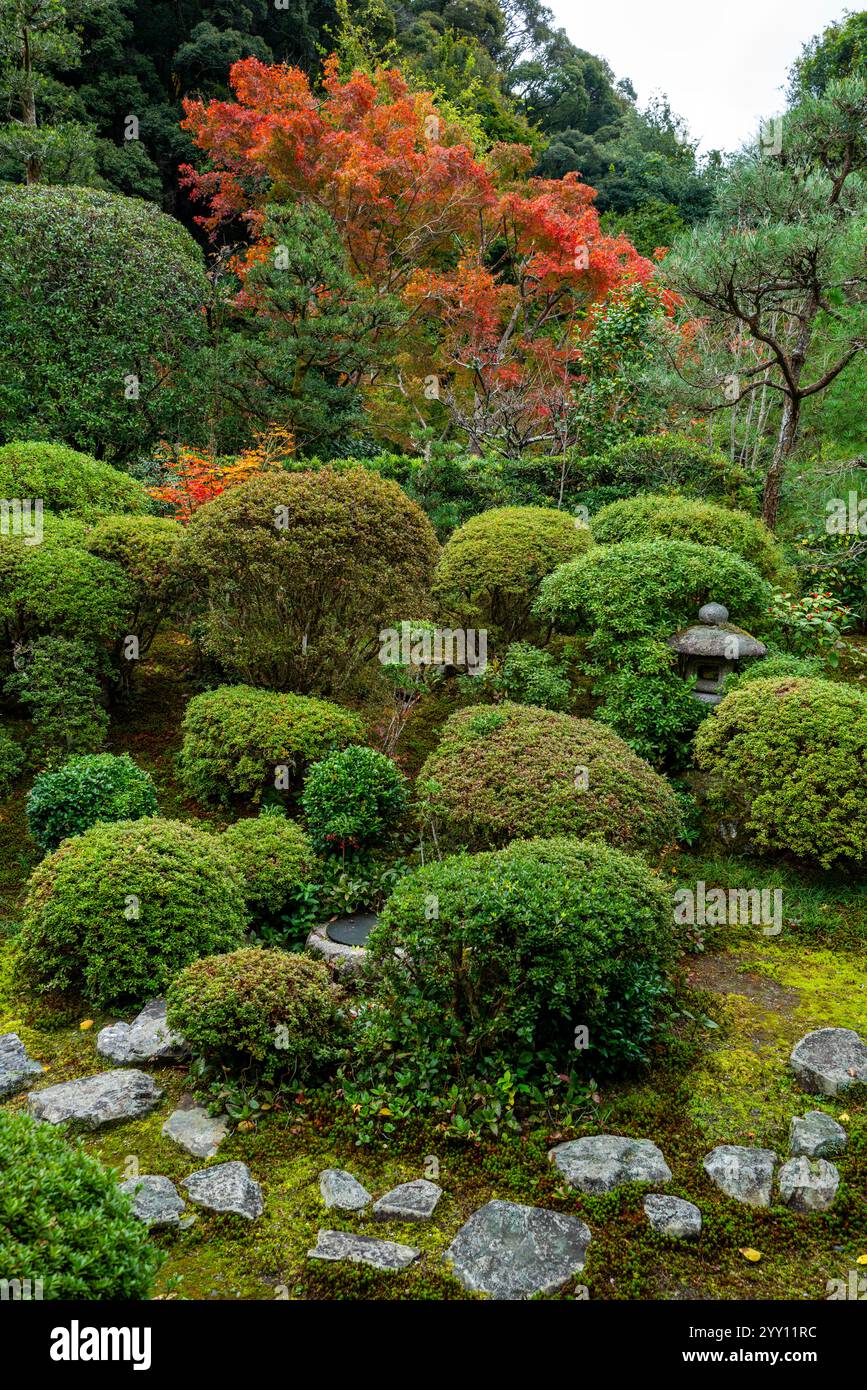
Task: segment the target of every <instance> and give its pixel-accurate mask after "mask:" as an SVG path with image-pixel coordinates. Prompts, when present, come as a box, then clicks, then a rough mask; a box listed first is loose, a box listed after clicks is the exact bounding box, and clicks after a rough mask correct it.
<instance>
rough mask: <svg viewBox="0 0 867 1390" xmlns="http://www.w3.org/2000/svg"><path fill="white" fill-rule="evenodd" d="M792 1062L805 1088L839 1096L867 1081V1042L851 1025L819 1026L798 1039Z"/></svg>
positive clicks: (814, 1092) (813, 1093) (816, 1094)
mask: <svg viewBox="0 0 867 1390" xmlns="http://www.w3.org/2000/svg"><path fill="white" fill-rule="evenodd" d="M789 1063H790V1065H791V1067H792V1070H793V1071H794V1073H795V1075H796V1076H797V1078H798V1081H799V1083H800V1085H801V1087H802V1089H803V1090H805V1091H809V1092H810V1094H811V1095H814V1096H836V1095H839V1093H840V1092H841V1091H845V1090H846V1089H847V1087H849V1086H854V1085H855V1083H856V1082H858V1081H860V1082H862V1083H867V1043H864V1041H863V1040H862V1039H861V1038H859V1036H858V1034H857V1033H854V1032H853V1031H852V1029H851V1028H817V1029H816V1031H815V1032H814V1033H807V1035H806V1037H803V1038H801V1041H800V1042H797V1043H795V1046H794V1047H793V1049H792V1055H791V1057H790V1058H789Z"/></svg>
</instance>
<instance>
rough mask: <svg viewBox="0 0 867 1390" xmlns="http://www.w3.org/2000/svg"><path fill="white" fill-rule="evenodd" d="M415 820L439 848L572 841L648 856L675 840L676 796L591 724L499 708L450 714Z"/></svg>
mask: <svg viewBox="0 0 867 1390" xmlns="http://www.w3.org/2000/svg"><path fill="white" fill-rule="evenodd" d="M419 792H420V794H421V798H422V799H421V812H422V815H423V816H424V818H425V820H426V821H427V823H428V825H429V827H430V828H431V831H432V833H433V834H435V836H436V839H437V841H438V842H439V843H440V844H441V845H443V846H445V847H449V848H450V847H458V846H461V847H464V846H465V847H466V848H468V849H484V848H490V847H494V846H497V845H503V844H505V843H506V842H507V841H508V840H512V839H526V838H529V837H531V836H534V835H543V836H550V835H576V836H579V837H581V838H586V839H599V840H606V841H608V842H609V843H610V844H614V845H618V846H620V847H621V848H623V849H627V850H631V849H635V850H646V851H648V852H650V853H654V852H656V851H657V850H659V849H660V848H661V847H662V846H663V845H665V844H666V843H668V842H670V841H672V840H674V839H676V837H677V834H678V830H679V815H678V810H677V803H676V800H675V796H674V792H673V791H672V789H671V787H670V786H669V785H668V783H667V782H666V781H665V780H664V779H663V778H662V777H660V776H659V775H658V774H657V773H656V772H654V771H653V769H652V768H650V767H648V765H647V763H645V762H643V761H642V759H641V758H638V757H636V755H635V754H634V753H633V752H632V750H631V748H628V747H627V746H626V744H625V743H624V742H623V741H622V739H619V738H618V737H617V735H616V734H614V733H613V732H612V731H611V730H610V729H607V728H605V726H604V725H602V724H599V723H597V722H596V721H594V720H592V719H573V718H572V717H571V716H570V715H568V714H558V713H556V712H554V711H553V710H543V709H536V708H533V707H532V706H529V705H513V704H509V703H504V704H501V705H497V706H496V707H495V708H493V709H486V710H476V709H472V708H470V709H463V710H458V711H457V713H456V714H453V715H452V716H451V717H450V718H449V719H448V720H447V721H446V723H445V725H444V727H443V732H442V736H441V739H440V742H439V745H438V746H437V748H436V749H435V750H434V752H433V753H431V755H430V757H429V758H428V759H427V761H426V762H425V764H424V767H423V768H422V770H421V773H420V775H419Z"/></svg>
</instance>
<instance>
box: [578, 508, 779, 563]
mask: <svg viewBox="0 0 867 1390" xmlns="http://www.w3.org/2000/svg"><path fill="white" fill-rule="evenodd" d="M591 529H592V531H593V539H594V540H596V541H598V542H599V543H600V544H603V545H616V544H617V543H618V542H621V541H645V540H647V541H651V540H675V541H694V542H695V543H696V544H697V545H717V546H719V547H720V549H721V550H730V551H731V552H732V553H733V554H734V555H740V557H741V559H742V560H748V561H749V563H750V564H751V565H755V567H756V569H757V570H758V571H759V574H761V575H763V576H764V578H765V579H768V580H770V581H771V582H772V583H774V582H780V581H781V580H782V578H783V574H784V571H785V565H784V562H783V557H782V553H781V551H780V547H779V546H778V545H777V542H776V541H775V540H774V537H773V534H772V532H771V531H770V530H769V529H768V527H767V526H766V525H765V523H764V522H763V521H760V520H759V518H758V517H755V516H751V515H750V513H749V512H743V511H737V510H736V509H735V508H733V507H723V506H720V505H719V504H718V503H715V502H707V501H704V500H702V499H700V498H695V497H678V496H670V497H669V496H664V495H662V496H660V495H659V494H656V493H645V494H644V495H643V496H638V497H630V498H626V499H624V500H623V501H622V502H614V503H612V504H611V506H609V507H603V508H602V510H601V511H599V512H597V513H596V515H595V516H594V517H593V519H592V522H591Z"/></svg>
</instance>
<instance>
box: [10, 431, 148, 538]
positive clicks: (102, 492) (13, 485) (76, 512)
mask: <svg viewBox="0 0 867 1390" xmlns="http://www.w3.org/2000/svg"><path fill="white" fill-rule="evenodd" d="M0 497H20V498H25V497H30V498H34V499H35V498H39V499H40V500H41V502H42V506H43V507H44V509H45V511H46V512H50V513H52V515H63V514H65V513H68V514H69V515H71V516H77V517H80V518H81V519H82V520H83V521H87V522H92V521H94V520H95V518H96V517H100V516H107V515H108V514H109V513H118V512H132V513H141V512H147V511H149V510H150V498H149V497H148V495H147V492H146V491H145V489H144V488H143V487H142V485H141V483H139V482H136V480H135V479H134V478H131V477H129V475H128V474H127V473H121V472H120V470H119V469H117V468H113V467H112V466H111V464H110V463H103V462H101V461H100V460H99V459H95V458H94V457H93V456H92V455H91V454H83V453H81V452H80V451H79V450H77V449H70V448H69V446H68V445H66V444H46V443H45V442H44V441H43V440H17V441H15V442H13V443H12V444H4V445H3V446H2V448H0Z"/></svg>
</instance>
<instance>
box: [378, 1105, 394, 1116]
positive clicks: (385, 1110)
mask: <svg viewBox="0 0 867 1390" xmlns="http://www.w3.org/2000/svg"><path fill="white" fill-rule="evenodd" d="M379 1113H380V1115H390V1114H391V1111H390V1110H389V1108H388V1106H387V1105H384V1106H383V1107H382V1109H381V1110H380V1112H379Z"/></svg>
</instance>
